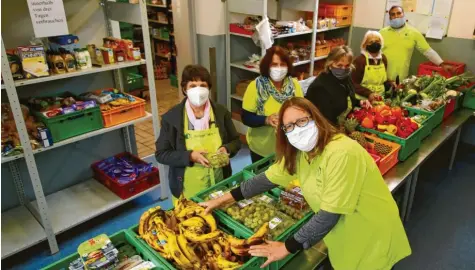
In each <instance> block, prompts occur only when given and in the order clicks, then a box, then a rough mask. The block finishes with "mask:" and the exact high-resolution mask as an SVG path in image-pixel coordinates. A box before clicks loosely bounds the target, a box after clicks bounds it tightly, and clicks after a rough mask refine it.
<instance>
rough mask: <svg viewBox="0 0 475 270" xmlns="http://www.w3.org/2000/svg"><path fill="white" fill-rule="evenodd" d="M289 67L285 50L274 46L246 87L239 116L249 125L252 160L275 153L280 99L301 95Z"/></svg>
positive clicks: (248, 134) (289, 62) (300, 89)
mask: <svg viewBox="0 0 475 270" xmlns="http://www.w3.org/2000/svg"><path fill="white" fill-rule="evenodd" d="M292 67H293V65H292V61H290V58H289V56H288V54H287V52H286V51H285V50H284V49H282V48H281V47H278V46H274V47H272V48H270V49H268V50H267V52H266V55H265V56H264V57H263V58H262V60H261V63H260V65H259V69H260V73H261V75H260V76H259V77H257V78H256V79H255V80H254V81H252V82H251V83H250V84H249V86H248V87H247V89H246V93H245V94H244V98H243V104H242V115H241V116H242V121H243V123H244V124H245V125H246V126H248V127H249V129H248V132H247V143H248V144H249V148H250V150H251V159H252V162H253V163H254V162H256V161H259V160H260V159H262V158H263V157H266V156H269V155H271V154H274V153H275V128H276V127H277V124H278V123H279V118H278V116H277V113H278V112H279V110H280V107H281V106H282V103H284V102H285V101H286V100H288V99H290V98H292V97H303V92H302V88H301V87H300V84H299V83H298V81H297V80H296V79H293V78H292V77H291V72H292Z"/></svg>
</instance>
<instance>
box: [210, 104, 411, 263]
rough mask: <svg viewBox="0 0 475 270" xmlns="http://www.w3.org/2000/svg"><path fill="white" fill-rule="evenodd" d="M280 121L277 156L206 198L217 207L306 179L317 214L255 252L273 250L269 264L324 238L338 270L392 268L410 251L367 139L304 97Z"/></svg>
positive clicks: (285, 108) (283, 110) (306, 192)
mask: <svg viewBox="0 0 475 270" xmlns="http://www.w3.org/2000/svg"><path fill="white" fill-rule="evenodd" d="M278 127H279V128H278V131H277V152H276V154H277V159H276V163H275V164H274V165H273V166H271V167H270V168H269V169H268V170H267V171H266V172H265V173H262V174H260V175H257V176H256V177H254V178H252V179H250V180H248V181H244V182H242V183H241V186H240V187H238V188H236V189H234V190H232V191H231V192H230V193H226V194H225V195H224V196H223V197H221V198H217V199H214V200H210V201H207V202H204V203H202V204H201V205H203V206H205V207H206V211H207V212H210V211H211V210H212V209H215V208H218V207H220V206H224V205H226V204H229V203H232V202H235V201H239V200H242V199H244V198H252V197H254V196H256V195H258V194H260V193H263V192H265V191H268V190H271V189H272V188H275V187H276V186H277V185H280V186H284V187H285V186H287V185H288V184H289V182H290V181H292V180H293V179H295V178H298V179H300V184H301V190H302V192H303V196H304V197H305V200H306V201H307V203H308V204H309V206H310V208H311V209H312V210H313V211H314V212H315V215H314V216H313V217H312V218H311V219H310V220H309V221H308V222H307V223H306V224H304V225H303V227H302V228H301V229H300V230H298V231H297V232H296V233H295V234H294V235H293V236H291V237H289V238H288V239H287V240H286V241H285V243H282V242H272V241H269V242H267V243H266V244H263V245H258V246H252V247H251V248H250V254H251V255H252V256H258V257H267V261H266V262H265V264H264V265H268V264H269V263H271V262H273V261H278V260H282V259H284V258H285V257H286V256H287V255H289V254H290V253H295V252H297V251H298V250H301V249H309V248H310V247H312V246H313V245H315V244H317V243H318V242H319V241H320V240H322V239H323V240H324V242H325V245H326V246H327V247H328V254H329V257H330V262H331V264H332V266H333V268H334V269H336V270H350V269H352V270H354V269H361V270H369V269H380V270H381V269H382V270H386V269H388V270H389V269H391V268H392V267H393V266H394V264H396V263H397V262H398V261H400V260H401V259H403V258H404V257H406V256H409V255H410V254H411V248H410V246H409V242H408V239H407V236H406V233H405V231H404V227H403V225H402V222H401V219H400V218H399V211H398V208H397V205H396V202H395V201H394V199H393V197H392V195H391V192H390V191H389V189H388V187H387V186H386V184H385V182H384V180H383V177H382V176H381V173H380V172H379V169H378V167H377V166H376V164H375V162H374V160H373V159H372V158H371V156H370V155H369V154H368V152H366V150H365V149H364V148H363V147H361V145H359V144H358V143H357V142H356V141H354V140H352V139H350V138H348V137H346V136H344V135H343V134H339V133H338V132H337V130H336V128H335V127H334V126H332V125H331V124H330V123H329V122H328V121H327V120H326V119H325V118H324V117H323V116H322V114H321V113H320V112H319V111H318V109H317V108H316V107H315V106H314V105H313V104H312V103H311V102H310V101H308V100H306V99H304V98H293V99H291V100H288V101H286V102H285V103H284V104H283V106H282V108H281V110H280V113H279V126H278Z"/></svg>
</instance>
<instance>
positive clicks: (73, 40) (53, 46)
mask: <svg viewBox="0 0 475 270" xmlns="http://www.w3.org/2000/svg"><path fill="white" fill-rule="evenodd" d="M48 47H49V49H50V50H51V51H61V50H65V51H70V52H72V51H74V50H75V49H80V48H81V47H80V46H79V37H78V36H75V35H63V36H55V37H48Z"/></svg>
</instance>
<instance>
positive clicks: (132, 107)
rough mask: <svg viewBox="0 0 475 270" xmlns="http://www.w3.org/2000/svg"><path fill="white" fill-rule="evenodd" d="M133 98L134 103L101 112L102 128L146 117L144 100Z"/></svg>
mask: <svg viewBox="0 0 475 270" xmlns="http://www.w3.org/2000/svg"><path fill="white" fill-rule="evenodd" d="M133 98H135V102H132V103H130V104H126V105H123V106H119V107H116V108H113V109H111V110H108V111H102V112H101V113H102V118H103V120H104V127H112V126H116V125H119V124H122V123H126V122H129V121H132V120H135V119H138V118H141V117H144V116H145V115H146V113H145V104H146V102H145V100H143V99H141V98H138V97H135V96H133Z"/></svg>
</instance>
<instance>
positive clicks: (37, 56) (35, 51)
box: [18, 46, 49, 79]
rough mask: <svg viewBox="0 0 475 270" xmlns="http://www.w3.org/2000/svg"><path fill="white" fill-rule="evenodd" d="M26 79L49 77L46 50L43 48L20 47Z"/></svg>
mask: <svg viewBox="0 0 475 270" xmlns="http://www.w3.org/2000/svg"><path fill="white" fill-rule="evenodd" d="M18 54H19V55H20V59H21V64H22V66H23V72H24V74H25V78H27V79H32V78H38V77H45V76H49V69H48V64H47V62H46V53H45V49H44V48H43V47H41V46H24V47H18Z"/></svg>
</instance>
